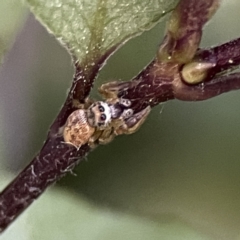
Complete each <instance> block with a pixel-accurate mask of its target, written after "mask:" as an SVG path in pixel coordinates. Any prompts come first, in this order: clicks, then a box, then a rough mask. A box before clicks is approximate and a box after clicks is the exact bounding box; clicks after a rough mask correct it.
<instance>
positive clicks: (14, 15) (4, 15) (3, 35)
mask: <svg viewBox="0 0 240 240" xmlns="http://www.w3.org/2000/svg"><path fill="white" fill-rule="evenodd" d="M0 16H1V17H0V19H1V21H0V62H1V61H2V57H3V55H4V54H5V52H6V51H7V50H8V49H9V48H10V46H11V44H12V42H13V39H14V37H15V35H16V33H17V31H18V29H19V27H21V25H22V24H23V22H24V19H25V16H26V7H24V6H23V4H22V2H21V1H19V0H0Z"/></svg>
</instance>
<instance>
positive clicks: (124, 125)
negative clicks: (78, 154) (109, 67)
mask: <svg viewBox="0 0 240 240" xmlns="http://www.w3.org/2000/svg"><path fill="white" fill-rule="evenodd" d="M122 86H123V84H122V83H120V82H112V83H110V84H104V85H102V86H101V88H100V89H99V91H100V93H101V95H102V96H103V97H104V98H105V99H106V100H105V101H97V102H93V103H92V102H91V100H89V99H88V98H87V99H86V101H85V103H84V104H76V103H75V105H77V107H78V108H79V109H78V110H76V111H74V112H73V113H72V114H70V116H69V117H68V119H67V121H66V123H65V125H64V126H63V128H62V135H63V138H64V141H65V142H66V143H68V144H71V145H73V146H75V147H76V148H77V149H79V148H80V147H81V146H82V145H84V144H86V143H88V145H89V146H90V147H91V148H94V147H95V146H96V144H107V143H109V142H110V141H112V140H113V138H114V137H115V136H117V135H121V134H131V133H134V132H136V131H137V130H138V128H139V127H140V126H141V125H142V124H143V122H144V121H145V120H146V118H147V116H148V114H149V113H150V109H151V108H150V107H146V108H145V109H143V110H142V111H140V112H137V113H134V111H133V109H132V108H131V104H132V103H131V101H130V100H128V99H123V98H118V97H117V93H118V92H119V91H120V90H122Z"/></svg>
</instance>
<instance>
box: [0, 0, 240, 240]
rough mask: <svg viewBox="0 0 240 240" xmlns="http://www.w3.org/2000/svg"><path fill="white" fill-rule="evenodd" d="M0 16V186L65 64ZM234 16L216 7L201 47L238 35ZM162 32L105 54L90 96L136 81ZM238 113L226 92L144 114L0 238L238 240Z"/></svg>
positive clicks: (36, 35)
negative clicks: (3, 49)
mask: <svg viewBox="0 0 240 240" xmlns="http://www.w3.org/2000/svg"><path fill="white" fill-rule="evenodd" d="M5 1H6V0H5ZM10 2H11V3H12V4H13V5H14V4H15V3H14V0H11V1H10ZM14 6H15V5H14ZM0 9H1V10H0V13H2V14H1V16H0V19H1V25H2V26H1V25H0V28H1V31H4V27H5V28H6V29H9V26H10V25H9V24H10V23H12V22H13V21H15V23H16V24H15V25H14V31H12V32H13V34H12V36H11V38H9V39H11V40H10V46H11V49H10V51H8V53H7V54H6V55H5V57H4V61H3V64H2V66H1V67H0V137H1V138H0V139H1V141H0V156H1V160H0V162H1V163H0V175H1V177H0V183H1V186H2V188H3V187H4V185H6V184H7V183H8V182H10V181H11V179H13V177H14V176H16V175H17V173H18V172H19V171H20V170H21V169H22V168H23V167H24V166H25V165H26V164H27V163H29V162H30V161H31V159H32V157H33V156H34V155H35V154H36V153H37V152H38V150H39V149H40V148H41V146H42V144H43V142H44V139H45V137H46V134H47V131H48V128H49V126H50V124H51V123H52V121H53V119H54V118H55V117H56V115H57V113H58V111H59V110H60V108H61V105H62V104H63V102H64V100H65V98H66V94H67V90H68V88H69V87H70V84H71V80H72V76H73V66H72V63H71V59H70V56H69V54H68V53H67V51H66V50H65V49H64V48H63V47H62V46H60V44H59V43H58V42H57V41H56V39H55V38H54V37H53V36H51V35H50V34H48V33H47V31H46V30H45V28H44V27H43V26H41V25H40V24H39V22H38V21H37V20H36V19H35V18H34V16H33V15H32V14H31V13H29V12H28V10H26V9H24V7H23V8H21V9H20V10H19V12H18V14H16V13H12V11H13V8H9V7H6V6H5V3H4V0H3V1H0ZM239 11H240V2H239V1H238V0H223V1H222V5H221V7H220V9H219V11H218V12H217V13H216V15H214V17H213V19H212V20H211V21H210V22H209V23H208V25H207V26H206V27H205V31H204V35H203V39H202V43H201V47H209V46H213V45H217V44H221V43H224V42H226V41H229V40H231V39H234V38H237V37H240V31H239V30H240V28H239V22H240V14H239ZM11 18H12V19H11ZM4 21H5V22H4ZM164 26H165V21H162V22H161V23H159V24H158V25H157V26H156V27H155V28H154V29H152V30H150V31H148V32H145V33H144V34H142V35H141V36H139V37H137V38H135V39H132V40H131V41H129V42H128V43H127V44H125V45H124V46H123V47H122V48H121V49H120V50H119V51H118V52H117V53H116V54H114V55H113V56H112V57H111V58H110V59H109V61H108V63H107V64H106V66H105V67H104V68H103V70H102V71H101V73H100V75H99V77H98V79H97V82H96V86H95V89H94V91H93V95H92V96H93V97H95V98H97V97H98V98H99V96H98V95H97V91H96V89H97V86H100V85H101V84H102V83H105V82H108V81H110V80H112V79H122V80H129V79H131V78H132V77H133V76H134V75H136V74H137V73H138V72H139V71H140V70H141V69H142V68H143V67H144V66H145V65H146V64H147V63H148V62H149V61H150V60H151V59H152V58H153V57H154V54H155V52H156V49H157V47H158V44H159V43H160V42H161V40H162V37H163V34H164ZM14 35H15V37H14ZM0 42H1V41H0ZM11 42H12V44H11ZM239 105H240V91H234V92H230V93H226V94H224V95H221V96H218V97H215V98H213V99H210V100H207V101H204V102H181V101H176V100H174V101H169V102H167V103H164V104H162V105H159V106H157V107H155V108H154V109H153V110H152V112H151V115H150V117H149V118H148V120H147V121H146V123H145V124H144V125H143V127H142V128H141V129H140V130H139V131H138V132H137V133H136V134H134V135H130V136H121V137H118V138H117V139H115V140H114V141H113V142H112V143H110V144H108V145H106V146H100V147H98V148H97V149H96V150H94V151H93V152H91V153H90V154H89V156H88V157H87V159H86V160H85V161H82V162H81V163H80V164H79V165H78V166H77V167H76V169H75V170H74V173H75V174H76V176H74V175H67V176H66V177H65V178H63V179H62V180H61V181H60V182H59V183H58V184H57V185H55V186H54V187H52V188H50V189H49V190H48V191H47V192H46V193H45V194H43V196H42V197H40V199H39V200H38V201H36V203H34V204H33V205H32V206H31V207H30V208H29V209H28V210H27V211H26V212H25V213H24V214H23V215H22V216H21V217H20V218H19V219H17V221H16V222H15V223H14V224H13V225H12V226H11V227H10V229H8V231H7V232H6V233H5V234H4V235H3V238H4V237H5V239H8V240H9V239H16V236H18V239H24V240H25V239H44V240H48V239H51V240H52V239H58V240H61V239H70V240H72V239H84V240H85V239H86V240H95V239H98V240H103V239H104V240H105V239H106V240H110V239H113V238H114V239H119V240H123V239H129V240H135V239H137V240H138V239H140V240H145V239H163V240H175V239H176V240H179V239H193V240H195V239H233V240H235V239H240V230H239V225H240V174H239V173H240V147H239V144H240V129H239V127H238V125H239V122H240V111H239ZM33 237H34V238H33Z"/></svg>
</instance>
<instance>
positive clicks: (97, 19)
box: [27, 0, 177, 66]
mask: <svg viewBox="0 0 240 240" xmlns="http://www.w3.org/2000/svg"><path fill="white" fill-rule="evenodd" d="M27 2H28V3H29V4H30V6H31V9H32V11H33V12H34V13H35V15H36V16H37V17H38V18H39V19H40V21H41V22H42V23H43V24H44V25H45V26H46V27H47V28H48V30H49V31H50V32H51V33H53V34H54V35H55V36H56V37H57V38H58V40H59V41H60V42H62V43H64V44H66V45H67V46H68V48H69V49H70V51H71V52H72V53H73V54H74V55H75V56H76V57H77V59H79V60H80V63H81V65H82V66H85V65H86V63H94V62H96V61H98V60H99V59H100V58H101V57H102V56H103V55H105V54H106V53H107V52H108V51H109V50H110V49H113V48H115V47H117V46H119V44H121V43H123V42H124V41H126V40H127V39H129V38H131V37H132V36H135V35H138V34H140V33H142V32H143V31H145V30H147V29H149V28H151V27H153V26H154V25H155V24H156V23H157V22H158V21H159V20H160V19H161V18H162V17H163V16H164V15H165V14H166V13H167V12H169V11H170V10H171V9H172V8H173V7H174V6H175V4H176V2H177V1H176V0H164V1H159V0H150V1H143V0H133V1H129V0H121V1H119V0H91V1H89V0H27Z"/></svg>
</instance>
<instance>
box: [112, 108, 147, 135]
mask: <svg viewBox="0 0 240 240" xmlns="http://www.w3.org/2000/svg"><path fill="white" fill-rule="evenodd" d="M150 111H151V107H149V106H148V107H146V108H145V109H143V110H142V111H140V112H138V113H136V114H133V115H132V116H131V117H129V118H127V119H125V120H123V124H122V125H120V126H119V127H118V128H116V129H115V134H116V135H121V134H132V133H134V132H136V131H137V130H138V129H139V127H140V126H141V125H142V124H143V123H144V122H145V120H146V118H147V116H148V114H149V113H150Z"/></svg>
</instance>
